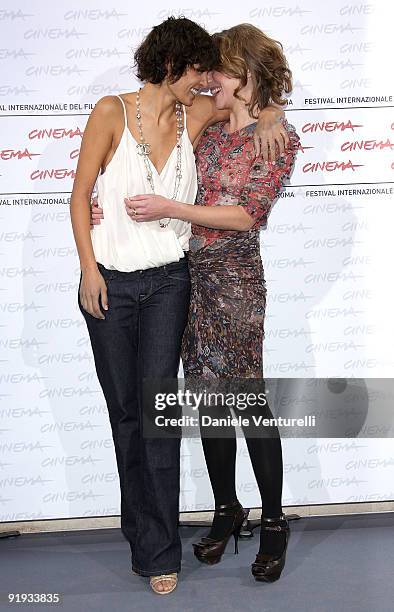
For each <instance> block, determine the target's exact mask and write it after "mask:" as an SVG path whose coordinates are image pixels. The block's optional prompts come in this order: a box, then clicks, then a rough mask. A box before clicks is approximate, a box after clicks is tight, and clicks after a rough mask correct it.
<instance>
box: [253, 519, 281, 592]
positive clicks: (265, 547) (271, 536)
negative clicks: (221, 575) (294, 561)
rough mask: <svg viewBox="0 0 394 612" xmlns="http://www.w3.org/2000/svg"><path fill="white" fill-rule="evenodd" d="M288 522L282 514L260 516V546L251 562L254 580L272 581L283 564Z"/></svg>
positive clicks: (279, 573) (277, 576)
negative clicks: (271, 516)
mask: <svg viewBox="0 0 394 612" xmlns="http://www.w3.org/2000/svg"><path fill="white" fill-rule="evenodd" d="M289 536H290V528H289V523H288V521H287V519H286V517H285V515H284V514H282V515H280V516H278V517H276V518H267V517H265V518H263V517H261V531H260V548H259V552H258V553H257V556H256V560H255V562H254V563H253V564H252V574H253V576H254V577H255V579H256V580H261V581H264V582H274V581H275V580H278V578H280V575H281V573H282V570H283V568H284V566H285V560H286V550H287V544H288V541H289Z"/></svg>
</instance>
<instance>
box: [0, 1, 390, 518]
mask: <svg viewBox="0 0 394 612" xmlns="http://www.w3.org/2000/svg"><path fill="white" fill-rule="evenodd" d="M169 15H177V16H179V15H184V16H186V17H188V18H190V19H193V20H195V21H197V22H198V23H200V24H201V25H203V26H205V27H206V28H207V29H208V30H209V31H210V32H214V31H218V30H221V29H223V28H226V27H230V26H232V25H235V24H237V23H242V22H249V23H253V24H255V25H256V26H258V27H260V28H261V29H262V30H264V31H265V32H266V33H267V34H268V35H270V36H271V37H273V38H276V39H277V40H280V41H281V42H282V43H283V46H284V50H285V53H286V55H287V58H288V60H289V63H290V66H291V69H292V71H293V75H294V91H293V94H292V96H291V98H290V99H289V104H288V108H287V118H288V120H289V121H290V123H292V124H294V126H295V127H296V129H297V131H298V133H299V135H300V137H301V148H300V151H299V155H298V159H297V164H296V168H295V170H294V173H293V175H292V179H291V184H290V185H289V186H288V187H287V188H286V189H285V191H284V192H283V193H282V195H281V197H280V198H279V199H278V201H277V203H276V204H275V206H274V208H273V211H272V213H271V215H270V218H269V222H268V226H267V228H266V229H265V230H264V231H262V234H261V252H262V258H263V263H264V268H265V274H266V281H267V290H268V299H267V312H266V328H265V329H266V338H265V343H264V363H265V375H266V376H267V377H272V378H279V379H280V378H282V377H283V378H292V377H293V378H297V379H303V378H306V377H311V378H314V377H316V378H319V377H331V376H334V377H347V378H361V379H363V378H365V379H373V378H378V377H380V378H389V377H392V376H393V372H394V365H393V355H392V346H393V315H392V302H391V299H392V297H393V289H392V261H393V251H394V247H393V227H394V213H393V192H394V185H393V183H394V150H393V149H394V111H393V109H394V103H393V95H392V93H393V92H392V83H393V79H392V68H391V63H392V62H391V55H392V49H391V35H392V33H391V25H392V22H393V14H392V8H391V5H390V3H387V2H385V1H384V0H382V1H379V0H371V1H370V2H368V3H363V2H345V1H343V0H332V1H331V2H327V3H317V2H315V1H313V0H301V1H300V2H296V1H295V0H294V1H288V0H283V1H282V2H271V1H267V2H263V3H259V4H258V5H257V4H254V3H253V2H246V3H245V2H243V3H241V4H238V5H237V3H230V4H229V3H226V2H224V1H222V0H219V1H218V2H216V3H215V4H214V5H212V4H211V5H210V6H208V5H204V4H202V5H198V4H196V3H194V4H192V5H191V4H189V3H188V2H184V3H183V4H182V6H179V7H173V8H169V9H164V8H162V7H161V6H160V4H159V3H158V2H156V1H154V0H149V2H146V3H142V4H141V5H139V6H138V10H137V8H136V7H135V6H132V5H131V3H130V2H125V1H122V0H114V1H113V2H112V3H108V2H107V0H106V1H105V2H104V1H102V0H95V1H91V0H89V1H87V2H84V3H82V4H81V3H78V2H75V3H71V4H70V3H69V2H61V1H60V2H58V3H56V4H54V3H53V2H49V0H42V1H40V2H27V1H26V2H19V3H16V4H15V3H13V2H6V4H5V5H4V3H3V6H2V8H1V9H0V29H1V43H0V65H1V74H2V77H1V82H0V126H1V143H0V217H1V229H0V252H1V264H0V289H1V293H0V314H1V321H0V325H1V334H0V345H1V357H0V367H1V374H0V384H1V387H0V402H1V404H0V413H1V426H0V502H1V503H0V521H15V520H28V519H44V518H58V517H59V518H62V517H64V518H66V517H84V516H86V517H87V516H103V515H113V514H119V505H120V501H119V483H118V476H117V471H116V464H115V454H114V450H113V444H112V437H111V432H110V426H109V421H108V414H107V409H106V405H105V401H104V398H103V395H102V391H101V388H100V386H99V383H98V380H97V377H96V373H95V368H94V362H93V355H92V351H91V348H90V343H89V338H88V334H87V330H86V326H85V322H84V320H83V318H82V316H81V314H80V312H79V309H78V307H77V290H78V282H79V260H78V256H77V251H76V248H75V243H74V240H73V235H72V229H71V223H70V215H69V204H70V192H71V189H72V182H73V178H74V173H75V168H76V164H77V160H78V153H79V147H80V143H81V137H82V134H83V130H84V126H85V123H86V120H87V117H88V115H89V113H90V111H91V109H92V108H93V106H94V104H95V103H96V101H97V100H98V99H99V98H100V97H102V96H104V95H107V94H116V93H119V92H126V91H133V90H135V89H136V88H137V87H138V82H137V80H136V78H135V76H134V74H133V69H132V64H133V62H132V54H133V49H135V47H136V46H137V45H138V43H139V42H140V41H141V40H142V39H143V37H144V36H145V35H146V34H147V33H148V32H149V30H150V29H151V27H152V26H153V25H155V24H157V23H159V22H161V21H162V20H164V19H165V18H167V17H168V16H169ZM125 376H127V372H125ZM317 403H318V402H317ZM316 411H318V406H316ZM364 421H365V419H364V420H362V421H361V422H360V429H361V428H362V426H363V423H364ZM334 433H335V432H334ZM391 452H392V451H391V440H390V439H387V438H386V439H379V438H377V437H375V438H372V437H371V438H367V437H363V438H355V439H345V438H343V437H342V431H341V430H340V429H338V435H337V437H335V436H334V437H331V438H324V439H323V438H319V439H312V438H308V439H306V438H304V439H291V438H286V439H284V440H283V455H284V472H285V482H284V491H283V503H284V505H285V506H288V505H304V504H318V503H339V502H363V501H381V500H392V499H393V498H394V494H393V490H392V483H393V482H394V478H393V463H394V460H393V457H392V454H391ZM181 473H182V482H181V488H182V493H181V500H180V506H181V510H182V511H193V510H200V509H207V508H212V507H213V498H212V492H211V488H210V485H209V480H208V477H207V473H206V468H205V462H204V458H203V454H202V450H201V443H200V440H198V439H192V440H184V441H183V442H182V465H181ZM237 487H238V492H239V497H240V499H241V500H242V502H243V503H244V504H245V505H246V506H248V505H249V506H259V504H260V497H259V494H258V489H257V486H256V483H255V480H254V477H253V472H252V470H251V465H250V461H249V457H248V454H247V452H246V446H245V444H244V441H243V440H239V441H238V462H237Z"/></svg>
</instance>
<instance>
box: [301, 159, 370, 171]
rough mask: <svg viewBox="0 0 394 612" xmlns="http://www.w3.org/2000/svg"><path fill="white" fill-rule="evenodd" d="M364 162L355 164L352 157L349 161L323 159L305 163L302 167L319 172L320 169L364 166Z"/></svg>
mask: <svg viewBox="0 0 394 612" xmlns="http://www.w3.org/2000/svg"><path fill="white" fill-rule="evenodd" d="M363 165H364V164H354V163H353V162H352V161H351V160H350V159H349V161H347V162H343V161H341V162H340V161H322V162H313V163H308V164H305V165H304V166H303V167H302V171H303V172H318V171H319V170H325V171H326V172H335V170H341V171H342V172H344V171H345V170H353V172H354V171H355V169H356V168H359V167H361V166H363Z"/></svg>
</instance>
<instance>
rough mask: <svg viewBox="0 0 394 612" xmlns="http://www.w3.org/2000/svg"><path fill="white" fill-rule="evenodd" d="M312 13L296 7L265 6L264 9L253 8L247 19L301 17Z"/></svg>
mask: <svg viewBox="0 0 394 612" xmlns="http://www.w3.org/2000/svg"><path fill="white" fill-rule="evenodd" d="M311 12H312V11H307V10H305V9H302V8H300V7H299V6H298V5H297V6H294V7H287V6H280V5H279V6H266V7H264V8H260V7H258V8H253V9H251V10H250V12H249V17H251V18H252V19H256V18H259V17H276V18H280V17H295V16H298V17H303V16H304V15H305V14H307V13H311Z"/></svg>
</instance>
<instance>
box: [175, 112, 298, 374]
mask: <svg viewBox="0 0 394 612" xmlns="http://www.w3.org/2000/svg"><path fill="white" fill-rule="evenodd" d="M282 121H283V124H284V126H285V128H286V131H287V133H288V135H289V138H290V143H289V146H288V147H287V149H286V152H285V154H284V155H282V156H281V157H280V158H279V160H276V162H275V164H273V163H271V162H263V161H262V158H255V156H254V145H253V132H254V129H255V127H256V123H253V124H250V125H249V126H246V127H245V128H242V129H240V130H237V131H235V132H232V133H228V132H227V131H226V130H225V128H224V125H225V123H224V122H221V123H217V124H215V125H214V126H212V127H210V128H208V129H207V130H206V131H205V132H204V134H203V135H202V137H201V140H200V142H199V144H198V147H197V149H196V161H197V173H198V193H197V198H196V202H195V204H196V205H200V206H219V205H238V206H243V207H244V209H245V210H246V211H247V212H248V213H249V214H250V215H251V217H252V218H253V219H254V221H255V223H254V225H253V227H252V228H251V229H250V230H249V231H237V230H216V229H209V228H206V227H203V226H200V225H193V226H192V238H191V240H190V250H189V269H190V277H191V282H192V291H191V303H190V310H189V319H188V323H187V327H186V330H185V333H184V336H183V342H182V362H183V369H184V373H185V377H192V378H194V377H197V378H200V377H203V378H229V377H232V378H234V377H235V378H236V377H238V378H263V351H262V343H263V338H264V316H265V307H266V284H265V279H264V269H263V264H262V261H261V256H260V240H259V232H260V227H261V226H262V225H263V224H265V222H266V220H267V217H268V214H269V212H270V210H271V207H272V205H273V203H274V201H275V199H276V198H277V196H278V194H279V191H280V190H281V188H282V186H283V183H284V181H285V179H287V178H288V177H289V175H290V173H291V171H292V168H293V165H294V161H295V156H296V153H297V150H298V145H299V138H298V135H297V133H296V131H295V129H294V127H293V126H292V125H290V124H289V123H287V121H286V120H285V119H283V120H282Z"/></svg>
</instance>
